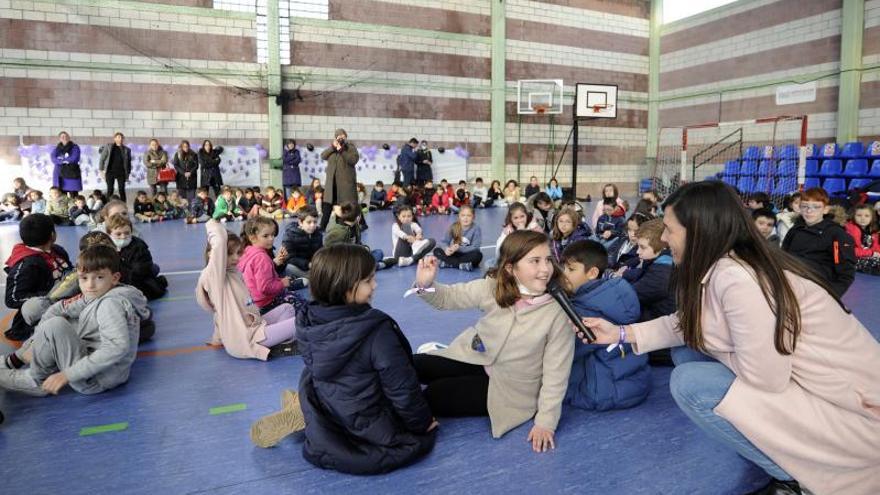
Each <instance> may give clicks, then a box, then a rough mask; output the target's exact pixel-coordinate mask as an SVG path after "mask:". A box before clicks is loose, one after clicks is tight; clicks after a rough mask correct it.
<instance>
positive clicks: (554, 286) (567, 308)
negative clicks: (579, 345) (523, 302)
mask: <svg viewBox="0 0 880 495" xmlns="http://www.w3.org/2000/svg"><path fill="white" fill-rule="evenodd" d="M547 292H549V293H550V295H551V296H552V297H553V299H556V302H558V303H559V306H560V307H562V311H564V312H565V315H566V316H568V319H569V320H571V322H572V323H574V326H575V327H577V329H578V331H577V336H578V337H579V338H581V339H587V340H588V341H589V342H591V343H592V342H594V341H595V340H596V335H595V334H594V333H593V331H592V330H590V329H589V328H587V327H586V325H584V322H583V321H581V318H580V317H579V316H578V314H577V312H576V311H575V310H574V308H573V307H572V306H571V301H569V300H568V296H567V295H566V294H565V289H563V288H562V286H561V285H559V282H557V281H555V280H551V281H550V283H549V284H547Z"/></svg>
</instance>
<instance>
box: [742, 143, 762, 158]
mask: <svg viewBox="0 0 880 495" xmlns="http://www.w3.org/2000/svg"><path fill="white" fill-rule="evenodd" d="M762 151H763V150H762V149H761V147H760V146H749V147H748V148H746V152H745V153H743V160H758V159H760V158H763V157H762V156H761V153H762Z"/></svg>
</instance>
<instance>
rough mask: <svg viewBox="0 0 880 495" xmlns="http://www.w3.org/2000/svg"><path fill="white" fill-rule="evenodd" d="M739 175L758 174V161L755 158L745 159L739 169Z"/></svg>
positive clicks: (752, 175)
mask: <svg viewBox="0 0 880 495" xmlns="http://www.w3.org/2000/svg"><path fill="white" fill-rule="evenodd" d="M739 175H740V177H742V176H749V177H754V176H755V175H758V162H756V161H755V160H746V161H744V162H743V164H742V167H740V169H739Z"/></svg>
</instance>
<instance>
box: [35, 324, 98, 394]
mask: <svg viewBox="0 0 880 495" xmlns="http://www.w3.org/2000/svg"><path fill="white" fill-rule="evenodd" d="M30 340H32V342H31V348H32V349H33V351H34V359H33V361H31V367H30V373H31V376H32V377H33V378H34V380H36V381H37V383H40V384H42V383H43V381H44V380H46V378H49V376H51V375H53V374H55V373H58V372H59V371H64V370H66V369H67V368H69V367H71V366H73V364H74V363H76V362H77V361H79V360H80V359H82V358H84V357H86V356H87V355H88V354H89V352H88V349H87V348H86V346H85V344H84V343H83V341H82V340H80V338H79V335H78V334H77V331H76V327H75V326H74V325H73V323H71V322H69V321H68V320H67V319H66V318H62V317H60V316H56V317H54V318H50V319H48V320H43V321H41V322H40V325H39V326H38V327H37V329H36V331H35V332H34V336H33V337H31V339H30ZM70 388H72V389H74V390H76V391H77V392H79V393H81V394H97V393H100V392H103V391H104V387H102V386H101V385H100V384H99V383H98V382H97V380H95V379H94V377H92V378H88V379H86V380H82V381H75V382H70Z"/></svg>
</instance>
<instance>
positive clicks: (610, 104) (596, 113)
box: [574, 83, 617, 119]
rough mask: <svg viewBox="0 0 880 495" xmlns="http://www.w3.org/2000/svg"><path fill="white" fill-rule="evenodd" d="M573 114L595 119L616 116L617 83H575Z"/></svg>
mask: <svg viewBox="0 0 880 495" xmlns="http://www.w3.org/2000/svg"><path fill="white" fill-rule="evenodd" d="M574 116H575V117H577V118H595V119H614V118H617V85H616V84H587V83H577V84H576V85H575V109H574Z"/></svg>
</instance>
